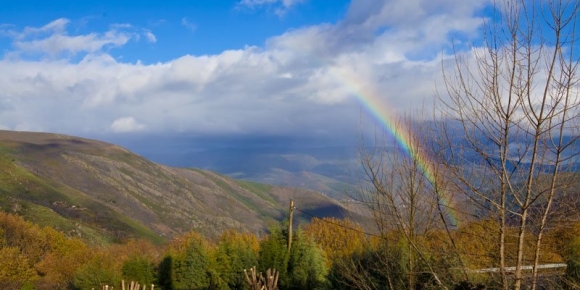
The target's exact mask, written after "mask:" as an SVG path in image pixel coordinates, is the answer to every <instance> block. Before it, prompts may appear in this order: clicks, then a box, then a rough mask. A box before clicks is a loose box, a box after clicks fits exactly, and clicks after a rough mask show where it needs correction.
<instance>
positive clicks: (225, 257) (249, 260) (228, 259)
mask: <svg viewBox="0 0 580 290" xmlns="http://www.w3.org/2000/svg"><path fill="white" fill-rule="evenodd" d="M258 248H259V242H258V239H257V238H256V237H255V236H254V235H251V234H247V233H238V232H236V231H233V230H229V231H225V232H223V233H222V234H221V236H220V238H219V242H218V245H217V249H216V250H215V253H214V256H215V257H214V259H213V261H214V264H215V265H214V266H213V267H212V268H213V270H215V272H216V273H219V275H220V277H221V278H222V279H223V280H224V281H225V282H226V283H227V285H228V287H229V288H230V289H236V290H243V289H248V285H247V284H248V283H247V282H246V280H245V276H244V272H243V271H244V269H250V268H251V267H254V266H256V265H257V264H258Z"/></svg>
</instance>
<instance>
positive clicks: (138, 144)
mask: <svg viewBox="0 0 580 290" xmlns="http://www.w3.org/2000/svg"><path fill="white" fill-rule="evenodd" d="M103 139H105V140H109V141H111V142H113V143H115V144H122V145H123V146H124V147H126V148H131V150H133V151H134V152H138V153H139V154H140V155H143V156H146V157H147V158H149V159H150V160H153V161H155V162H159V163H161V164H166V165H170V166H178V167H196V168H203V169H207V170H211V171H215V172H219V173H222V174H224V175H227V176H229V177H233V178H236V179H242V180H248V181H254V182H259V183H266V184H272V185H278V186H291V187H300V188H307V189H311V190H315V191H319V192H323V193H324V194H327V195H328V196H331V197H333V198H337V199H344V198H346V196H345V192H352V191H353V190H354V189H355V187H356V186H357V185H358V183H359V181H360V180H358V179H357V178H356V176H357V173H358V172H359V171H360V162H359V160H358V157H357V153H358V152H359V150H360V148H359V147H360V146H359V145H356V144H347V143H344V142H338V141H333V140H323V141H321V140H318V141H316V140H303V139H299V140H294V139H291V138H290V139H277V138H255V139H252V138H249V139H245V138H235V137H230V138H226V137H224V138H217V137H216V138H213V139H212V138H207V137H205V138H204V137H199V138H195V137H191V136H189V137H188V136H165V135H163V136H159V137H154V138H151V136H141V135H131V136H120V137H115V138H113V137H111V136H103ZM151 139H153V140H151ZM327 143H328V144H334V145H328V144H327Z"/></svg>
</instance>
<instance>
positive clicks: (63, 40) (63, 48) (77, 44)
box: [3, 18, 157, 58]
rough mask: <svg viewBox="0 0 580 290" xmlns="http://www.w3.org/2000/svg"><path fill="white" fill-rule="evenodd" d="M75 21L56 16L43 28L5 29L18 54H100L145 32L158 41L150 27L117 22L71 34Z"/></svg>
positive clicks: (137, 37)
mask: <svg viewBox="0 0 580 290" xmlns="http://www.w3.org/2000/svg"><path fill="white" fill-rule="evenodd" d="M70 23H71V21H70V20H69V19H66V18H59V19H56V20H54V21H52V22H50V23H48V24H46V25H44V26H42V27H30V26H27V27H25V28H24V29H23V30H22V31H17V30H15V29H14V27H10V28H9V29H4V32H3V34H4V35H7V36H9V37H11V38H13V46H14V47H15V48H16V53H17V54H40V55H47V56H49V57H51V58H57V57H67V56H75V55H78V54H80V53H100V52H103V51H106V50H107V49H108V48H111V47H121V46H123V45H125V44H126V43H127V42H129V41H130V40H131V39H135V40H138V39H139V37H140V35H141V34H143V35H144V36H145V37H146V38H147V40H148V41H150V42H156V41H157V39H156V37H155V35H154V34H153V33H152V32H151V31H149V30H141V31H139V29H137V28H135V27H133V26H132V25H130V24H127V23H120V24H113V25H111V26H110V29H109V30H107V31H105V32H101V33H98V32H92V33H88V34H81V35H70V34H69V31H68V30H67V27H68V26H69V24H70Z"/></svg>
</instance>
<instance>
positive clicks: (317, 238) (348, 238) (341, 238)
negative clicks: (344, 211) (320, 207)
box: [304, 217, 367, 267]
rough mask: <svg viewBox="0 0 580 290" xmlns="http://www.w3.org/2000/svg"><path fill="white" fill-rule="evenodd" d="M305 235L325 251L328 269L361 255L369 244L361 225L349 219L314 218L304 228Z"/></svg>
mask: <svg viewBox="0 0 580 290" xmlns="http://www.w3.org/2000/svg"><path fill="white" fill-rule="evenodd" d="M304 234H305V235H306V236H307V237H309V238H311V239H312V240H313V241H314V242H315V243H316V244H317V245H318V246H320V248H321V249H322V250H323V251H324V254H325V257H326V263H327V266H328V267H331V266H332V264H333V263H334V262H336V261H339V260H341V259H345V258H348V257H350V256H351V255H353V254H355V253H361V252H362V251H363V249H364V247H365V244H366V243H367V241H366V237H365V233H364V230H363V228H362V227H361V225H360V224H358V223H355V222H353V221H351V220H349V219H344V220H340V219H337V218H332V217H330V218H328V217H325V218H322V219H319V218H314V219H312V220H311V221H310V224H308V225H306V226H305V227H304Z"/></svg>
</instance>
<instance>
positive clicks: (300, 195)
mask: <svg viewBox="0 0 580 290" xmlns="http://www.w3.org/2000/svg"><path fill="white" fill-rule="evenodd" d="M0 193H1V194H0V207H1V210H2V211H5V212H12V213H18V214H20V215H22V216H24V217H25V218H26V219H28V220H31V221H33V222H35V223H38V224H40V225H46V226H52V227H55V228H57V229H59V230H62V231H65V232H66V233H68V234H69V235H76V236H81V237H83V238H85V239H87V240H88V241H90V242H91V243H95V244H102V243H110V242H116V241H122V240H125V239H128V238H132V237H144V238H148V239H150V240H152V241H155V242H162V241H163V240H165V239H167V238H169V237H171V236H173V235H176V234H179V233H182V232H186V231H189V230H192V229H195V230H196V231H199V232H201V233H204V234H206V235H209V236H212V235H214V234H216V233H218V232H220V231H222V230H224V229H227V228H235V229H238V230H244V231H250V232H254V233H257V232H262V231H265V230H266V229H267V227H268V226H269V225H270V224H272V223H273V222H275V221H277V220H280V219H283V218H284V217H285V215H286V211H287V206H288V201H289V200H290V199H291V198H292V199H294V200H295V201H296V203H297V205H298V206H300V207H302V208H305V209H306V208H307V209H308V210H309V212H311V213H314V214H316V213H317V210H318V209H320V213H321V214H323V213H324V215H331V216H339V217H340V216H343V215H345V214H347V212H348V211H347V210H346V209H345V208H344V207H343V206H342V205H341V204H339V203H338V202H336V201H335V200H332V199H330V198H328V197H326V196H324V195H322V194H319V193H317V192H314V191H309V190H304V189H295V188H287V187H275V186H269V185H264V184H259V183H253V182H248V181H238V180H234V179H231V178H228V177H225V176H223V175H220V174H217V173H214V172H209V171H204V170H197V169H184V168H172V167H167V166H163V165H159V164H156V163H153V162H151V161H149V160H147V159H145V158H143V157H141V156H138V155H136V154H133V153H131V152H129V151H127V150H126V149H123V148H121V147H118V146H115V145H112V144H107V143H103V142H99V141H94V140H87V139H82V138H76V137H70V136H64V135H56V134H46V133H28V132H13V131H0Z"/></svg>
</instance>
